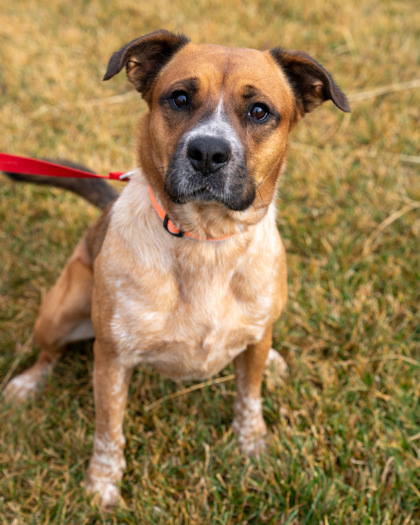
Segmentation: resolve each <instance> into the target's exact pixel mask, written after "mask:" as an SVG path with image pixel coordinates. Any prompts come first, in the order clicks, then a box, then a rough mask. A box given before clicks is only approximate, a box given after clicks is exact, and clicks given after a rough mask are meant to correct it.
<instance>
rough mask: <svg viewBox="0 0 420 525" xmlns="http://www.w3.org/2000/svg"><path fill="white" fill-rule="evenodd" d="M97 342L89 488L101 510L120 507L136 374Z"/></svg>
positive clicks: (87, 476)
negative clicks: (126, 425) (128, 407)
mask: <svg viewBox="0 0 420 525" xmlns="http://www.w3.org/2000/svg"><path fill="white" fill-rule="evenodd" d="M105 350H106V348H104V347H103V346H101V345H100V344H99V343H98V341H95V346H94V354H95V366H94V373H93V387H94V394H95V411H96V429H95V440H94V449H93V456H92V458H91V460H90V464H89V469H88V471H87V474H86V488H87V490H88V492H89V493H92V494H93V493H96V494H97V495H96V498H97V499H98V503H99V506H100V507H112V506H114V505H116V504H117V503H118V499H119V488H118V486H117V483H118V482H119V481H121V478H122V475H123V470H124V468H125V460H124V444H125V439H124V435H123V430H122V425H123V418H124V411H125V406H126V403H127V393H128V386H129V382H130V379H131V373H132V370H131V369H128V368H126V367H124V366H123V365H121V364H120V363H118V361H117V360H116V359H115V358H114V357H113V356H114V354H113V353H111V352H106V351H105Z"/></svg>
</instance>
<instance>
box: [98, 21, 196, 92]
mask: <svg viewBox="0 0 420 525" xmlns="http://www.w3.org/2000/svg"><path fill="white" fill-rule="evenodd" d="M188 42H189V39H188V38H187V37H186V36H185V35H175V34H174V33H170V32H169V31H166V30H165V29H159V30H158V31H153V33H149V34H148V35H145V36H142V37H140V38H136V39H135V40H133V41H132V42H130V43H129V44H127V45H125V46H124V47H122V48H121V49H120V50H119V51H116V52H115V53H114V54H113V55H112V57H111V58H110V60H109V63H108V69H107V70H106V73H105V76H104V80H109V79H110V78H112V77H113V76H114V75H116V74H117V73H119V72H120V71H121V70H122V68H123V67H124V66H125V68H126V71H127V77H128V80H129V81H130V82H132V83H133V84H134V86H135V88H136V89H137V91H139V92H140V93H142V94H143V95H144V94H145V93H146V91H147V90H148V89H149V88H150V86H151V84H152V83H153V80H154V78H155V77H156V75H157V74H158V73H159V71H160V69H161V68H162V67H163V66H164V65H165V64H166V63H167V62H168V61H169V60H170V59H171V57H172V56H173V55H174V54H175V53H176V52H177V51H179V50H180V49H181V48H182V47H183V46H185V45H186V44H188Z"/></svg>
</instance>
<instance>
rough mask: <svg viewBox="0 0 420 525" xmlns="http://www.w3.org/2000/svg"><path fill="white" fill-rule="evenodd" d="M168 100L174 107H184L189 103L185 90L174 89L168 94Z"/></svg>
mask: <svg viewBox="0 0 420 525" xmlns="http://www.w3.org/2000/svg"><path fill="white" fill-rule="evenodd" d="M169 101H170V103H171V106H172V107H173V108H174V109H184V108H188V107H189V105H190V101H189V98H188V95H187V93H185V91H175V92H174V93H172V95H171V96H170V98H169Z"/></svg>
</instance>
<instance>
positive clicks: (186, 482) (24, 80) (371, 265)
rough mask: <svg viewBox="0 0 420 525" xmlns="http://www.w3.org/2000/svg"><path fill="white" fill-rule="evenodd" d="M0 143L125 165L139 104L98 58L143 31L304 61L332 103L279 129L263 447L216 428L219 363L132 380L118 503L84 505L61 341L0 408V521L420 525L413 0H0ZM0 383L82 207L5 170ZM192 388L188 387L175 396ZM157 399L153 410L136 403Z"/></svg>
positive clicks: (92, 213)
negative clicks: (277, 251)
mask: <svg viewBox="0 0 420 525" xmlns="http://www.w3.org/2000/svg"><path fill="white" fill-rule="evenodd" d="M0 22H1V23H0V63H1V68H0V118H1V124H2V131H1V133H0V151H4V152H8V153H15V154H21V155H27V156H41V157H42V156H44V157H57V158H58V157H62V158H68V159H72V160H76V161H79V162H82V163H84V164H86V165H87V166H89V167H90V168H92V169H94V170H96V171H98V172H101V173H107V172H109V171H125V170H128V169H131V168H132V167H134V147H133V146H134V140H135V139H134V137H135V127H136V122H137V120H138V117H139V116H140V115H141V114H142V113H143V112H144V111H145V110H146V106H145V103H144V102H142V101H141V100H140V97H139V95H138V94H136V93H134V92H132V90H131V88H130V86H129V85H128V83H127V81H126V80H125V78H124V75H120V76H119V77H116V78H115V79H113V80H112V81H110V82H107V83H102V82H101V79H102V77H103V74H104V72H105V69H106V65H107V61H108V58H109V56H110V55H111V54H112V52H113V51H115V50H116V49H118V48H119V47H121V46H122V45H123V44H124V43H126V42H128V41H129V40H131V39H133V38H135V37H137V36H139V35H142V34H145V33H147V32H150V31H152V30H154V29H157V28H161V27H164V28H167V29H169V30H172V31H176V32H178V31H179V32H184V33H186V34H187V35H188V36H189V37H190V38H191V39H192V40H194V41H196V42H214V43H220V44H224V45H232V46H245V47H254V48H257V49H269V48H273V47H276V46H278V45H281V46H283V47H285V48H295V49H302V50H305V51H307V52H308V53H310V54H311V55H312V56H313V57H314V58H316V59H317V60H318V61H319V62H320V63H322V64H323V65H324V66H325V67H326V69H327V70H328V71H330V72H331V73H332V74H333V75H334V78H335V79H336V81H337V83H338V84H339V85H340V87H341V88H342V89H343V91H344V92H345V93H346V94H347V95H348V96H349V100H350V106H351V108H352V113H351V114H344V113H341V112H340V111H338V110H337V108H335V107H334V106H333V104H331V103H327V104H325V105H324V106H322V107H321V108H319V109H318V110H317V111H316V112H315V113H313V114H311V115H309V116H308V117H306V119H305V120H304V121H303V122H301V123H300V125H299V126H298V127H297V129H296V130H295V131H294V132H293V133H292V136H291V152H290V158H289V162H288V168H287V171H286V173H285V174H284V176H283V179H282V181H281V184H280V188H279V194H278V209H279V214H278V224H279V229H280V232H281V234H282V236H283V239H284V243H285V246H286V250H287V253H288V267H289V285H290V288H289V301H288V306H287V309H286V312H285V314H284V315H283V317H282V318H281V320H280V321H279V322H278V324H277V325H276V330H275V339H274V346H275V347H276V348H277V349H278V350H279V351H280V352H281V353H282V354H283V355H284V356H285V357H286V360H287V363H288V366H289V373H288V375H287V376H286V377H285V378H275V377H269V378H268V379H267V381H266V383H265V384H264V416H265V419H266V422H267V424H268V428H269V439H268V451H267V454H266V455H265V456H263V457H262V458H260V459H259V460H248V459H245V458H244V457H242V456H241V455H240V453H239V451H238V448H237V444H236V441H235V438H234V436H233V435H232V432H231V430H230V422H231V418H232V405H233V399H234V396H235V388H234V382H233V380H232V378H231V374H232V371H233V369H232V368H227V369H226V370H224V371H223V373H222V375H221V376H219V377H218V378H216V381H214V382H212V383H211V384H208V383H206V384H199V385H197V384H196V383H188V384H183V385H178V384H175V383H172V382H170V381H168V380H165V379H163V378H161V377H160V376H158V375H157V374H155V373H154V372H153V371H152V370H151V369H148V368H142V369H138V370H136V372H135V375H134V379H133V382H132V385H131V389H130V401H129V405H128V410H127V414H126V420H125V434H126V437H127V446H126V459H127V465H128V466H127V471H126V474H125V476H124V479H123V482H122V494H123V497H124V500H125V505H124V506H121V507H119V508H118V509H116V510H114V511H113V512H111V513H110V514H107V515H106V514H100V513H99V512H98V511H97V510H96V509H95V508H94V507H93V506H91V505H90V504H89V501H88V500H87V499H86V497H85V493H84V488H83V478H84V472H85V470H86V467H87V462H88V459H89V456H90V454H91V450H92V442H93V431H94V407H93V396H92V384H91V377H92V348H91V344H90V343H86V344H79V345H76V346H73V347H72V348H71V349H70V351H69V352H68V353H67V354H66V356H65V357H64V359H63V360H62V361H61V362H60V364H59V365H58V367H57V369H56V372H55V373H54V375H53V377H52V378H51V380H50V381H49V383H48V385H47V388H46V390H45V392H43V393H42V394H41V395H40V397H39V398H38V399H37V400H36V401H34V402H31V403H29V404H28V405H27V406H25V407H21V408H16V407H14V406H10V405H8V406H7V405H5V404H4V403H2V404H1V405H0V523H2V524H12V525H20V524H25V525H26V524H35V523H36V524H50V523H51V524H52V523H54V524H59V523H66V524H75V523H77V524H78V523H86V524H92V523H110V524H111V523H128V524H139V523H140V524H161V523H162V524H165V525H169V524H174V525H175V524H211V525H213V524H260V523H268V524H273V525H274V524H296V525H300V524H319V523H322V524H332V523H334V524H335V523H337V524H341V523H342V524H359V523H360V524H371V523H372V524H413V523H420V403H419V394H420V381H419V377H420V364H419V353H420V352H419V348H420V328H419V325H420V320H419V312H418V306H419V299H420V297H419V295H420V294H419V289H420V285H419V275H420V253H419V252H420V250H419V245H420V242H419V237H420V216H419V210H420V186H419V172H420V156H419V139H420V126H419V122H420V70H419V65H420V54H419V49H420V33H419V27H420V10H419V8H418V4H417V3H416V2H415V1H414V0H411V1H410V0H371V1H369V2H356V1H355V0H350V1H349V2H340V1H338V0H325V1H322V0H313V1H312V2H304V1H303V0H283V1H282V2H278V1H274V0H265V1H264V2H257V1H256V0H242V1H239V0H233V1H231V2H230V3H228V2H223V1H221V0H214V1H210V0H206V1H201V2H200V1H199V2H198V3H197V2H193V1H192V0H172V1H169V0H151V1H149V2H139V1H138V0H137V1H135V0H120V1H118V2H112V1H108V2H107V1H105V0H96V1H89V0H85V1H83V2H76V3H74V4H73V3H72V2H65V1H64V0H56V1H53V2H51V1H48V2H47V1H46V0H38V1H35V0H19V1H18V2H17V1H12V0H2V3H1V7H0ZM0 182H1V186H0V194H1V199H0V251H1V259H0V261H1V262H0V269H1V275H0V388H3V387H4V385H5V384H6V382H7V380H8V379H9V378H10V377H11V376H12V375H14V374H16V373H18V372H20V371H22V370H23V369H24V368H25V367H27V366H28V365H29V364H31V363H32V362H33V361H34V358H35V355H36V349H35V348H34V347H33V343H32V327H33V323H34V320H35V318H36V312H37V308H38V306H39V304H40V301H41V298H42V297H43V295H44V294H45V293H46V291H47V290H48V289H49V288H50V287H51V285H52V284H53V283H54V280H55V279H56V277H57V276H58V273H59V271H60V268H61V267H62V266H63V264H64V262H65V261H66V258H67V257H68V256H69V254H70V253H71V251H72V249H73V247H74V245H75V243H76V242H77V240H78V239H79V238H80V236H81V234H82V232H83V231H84V229H85V228H86V227H87V226H88V225H89V224H90V223H91V222H92V221H93V220H94V219H95V218H96V217H97V216H98V211H97V210H96V209H94V208H93V207H92V206H90V205H89V204H87V203H85V202H82V201H81V200H80V199H78V198H77V197H75V196H73V195H70V194H68V193H65V192H62V191H60V190H56V189H45V188H40V187H35V186H32V185H15V184H13V183H11V182H9V180H8V179H7V178H6V177H4V176H3V175H0ZM193 386H194V387H196V388H195V390H193V391H192V392H190V393H185V392H183V389H185V388H188V387H193ZM155 401H159V402H158V403H155V404H153V403H154V402H155Z"/></svg>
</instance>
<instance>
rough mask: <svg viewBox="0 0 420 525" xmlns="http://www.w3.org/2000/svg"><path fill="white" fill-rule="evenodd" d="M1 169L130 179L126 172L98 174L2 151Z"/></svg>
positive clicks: (60, 175) (26, 172) (83, 176)
mask: <svg viewBox="0 0 420 525" xmlns="http://www.w3.org/2000/svg"><path fill="white" fill-rule="evenodd" d="M0 171H9V172H10V173H22V174H24V175H46V176H48V177H73V178H77V179H111V180H128V178H129V177H128V175H127V176H126V177H122V175H125V173H122V172H111V173H109V174H108V175H96V174H95V173H88V172H86V171H82V170H77V169H75V168H69V167H67V166H61V165H60V164H55V163H54V162H47V161H46V160H38V159H29V158H27V157H20V156H18V155H9V154H8V153H0Z"/></svg>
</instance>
